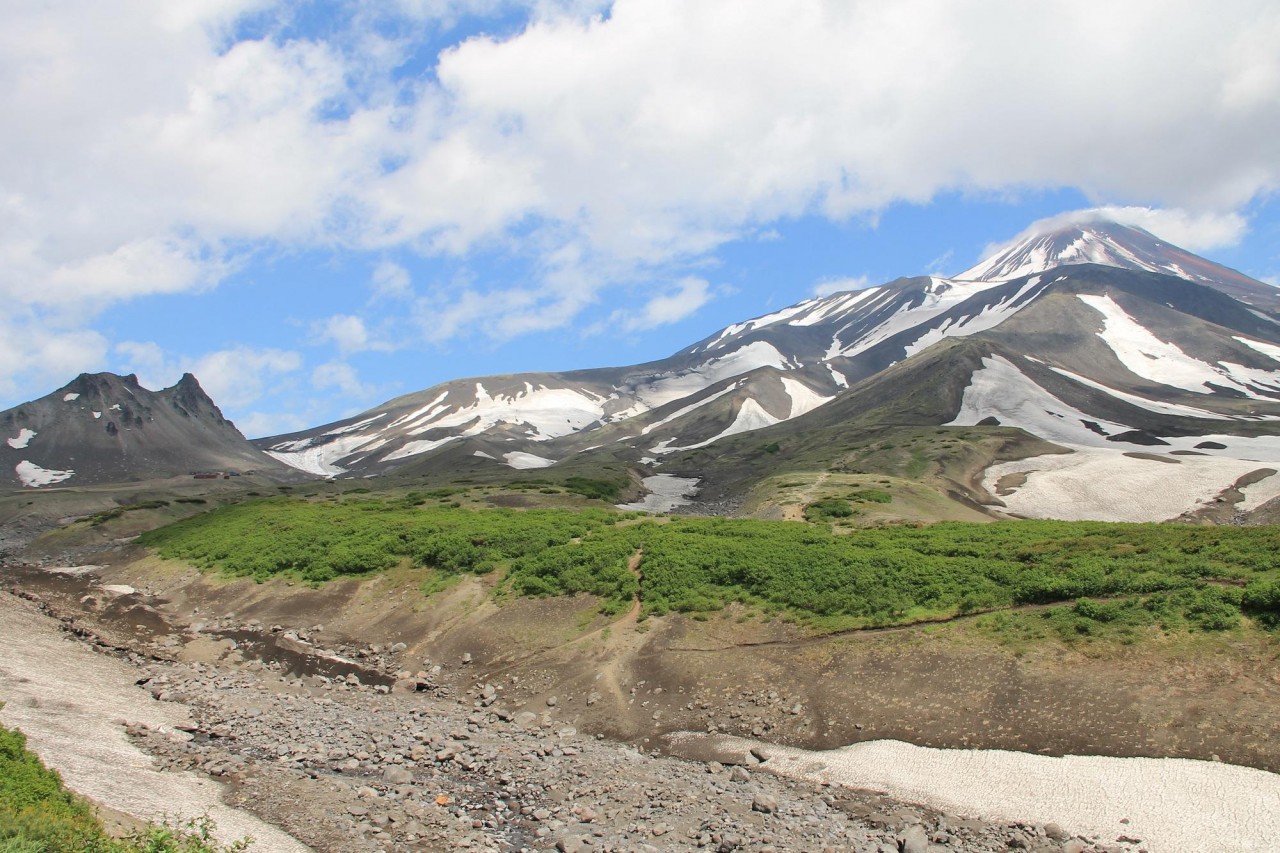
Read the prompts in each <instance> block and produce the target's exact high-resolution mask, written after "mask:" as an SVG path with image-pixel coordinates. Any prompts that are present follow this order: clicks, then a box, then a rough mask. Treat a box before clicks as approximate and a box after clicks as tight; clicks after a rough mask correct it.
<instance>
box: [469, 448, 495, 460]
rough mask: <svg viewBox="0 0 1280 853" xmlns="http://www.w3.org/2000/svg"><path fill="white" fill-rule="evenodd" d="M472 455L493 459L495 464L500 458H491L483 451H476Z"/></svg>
mask: <svg viewBox="0 0 1280 853" xmlns="http://www.w3.org/2000/svg"><path fill="white" fill-rule="evenodd" d="M471 455H472V456H479V457H480V458H481V459H492V460H493V461H495V462H496V461H498V457H496V456H490V455H489V454H488V453H485V452H484V451H483V450H476V451H474V452H473V453H472V454H471Z"/></svg>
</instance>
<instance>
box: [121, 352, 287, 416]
mask: <svg viewBox="0 0 1280 853" xmlns="http://www.w3.org/2000/svg"><path fill="white" fill-rule="evenodd" d="M115 352H116V353H117V355H119V356H121V357H122V362H123V366H122V368H121V369H122V370H124V371H126V372H134V373H137V374H138V381H139V382H140V383H141V384H142V385H143V386H144V387H146V388H151V389H153V390H156V389H160V388H166V387H168V386H171V385H173V384H174V383H175V382H177V381H178V379H179V378H181V376H182V374H183V373H192V374H194V375H195V377H196V379H197V380H199V382H200V386H201V387H202V388H204V390H205V392H206V393H207V394H208V395H209V396H210V397H212V398H213V401H214V402H215V403H217V404H218V406H219V407H220V408H223V409H224V410H226V409H240V408H244V407H246V406H249V405H251V404H253V403H255V402H257V401H258V400H260V399H262V397H263V396H264V395H265V394H266V393H267V392H268V391H269V390H272V386H273V384H274V383H276V382H278V381H279V379H280V377H282V376H284V375H286V374H289V373H292V372H294V371H297V370H298V369H300V368H301V367H302V356H301V355H299V354H298V353H296V352H292V351H290V350H281V349H273V348H259V347H250V346H236V347H230V348H227V349H221V350H215V351H213V352H208V353H205V354H204V355H202V356H199V357H198V358H188V357H171V356H169V355H168V354H167V353H166V352H165V351H164V349H163V348H162V347H160V346H159V345H158V344H155V343H153V342H150V341H124V342H122V343H119V344H117V345H116V346H115Z"/></svg>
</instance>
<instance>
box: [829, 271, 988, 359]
mask: <svg viewBox="0 0 1280 853" xmlns="http://www.w3.org/2000/svg"><path fill="white" fill-rule="evenodd" d="M1000 284H1001V282H995V281H992V282H955V281H951V280H950V279H943V278H931V279H930V280H929V284H928V285H927V286H926V288H925V293H924V298H923V299H922V300H921V302H920V304H919V305H909V304H908V305H903V306H902V307H901V308H899V309H898V310H897V311H895V312H894V313H893V314H891V315H890V316H889V318H888V319H887V320H885V321H884V322H882V323H881V324H880V325H878V326H876V327H875V328H874V329H872V330H871V331H869V332H867V333H866V334H864V335H863V336H862V337H860V338H858V339H857V340H856V341H853V342H851V343H849V344H843V345H842V344H841V343H840V341H839V339H838V338H837V340H836V341H835V342H834V343H833V345H832V350H837V347H839V349H838V351H828V352H827V355H826V358H828V359H829V358H833V357H835V356H837V355H843V356H845V357H847V358H852V357H853V356H855V355H858V354H859V353H863V352H866V351H867V350H869V349H871V348H872V347H874V346H875V345H876V344H879V343H881V342H883V341H885V340H888V339H889V338H891V337H893V336H894V335H896V334H898V333H900V332H905V331H907V330H908V329H914V328H916V327H917V326H920V325H921V324H923V323H925V322H927V321H929V320H932V319H933V318H934V317H937V316H938V315H939V314H945V313H946V312H947V311H950V310H951V309H952V308H954V307H956V306H957V305H959V304H960V303H962V302H964V301H965V300H967V299H969V298H970V297H972V296H973V295H974V294H977V293H981V292H982V291H984V290H990V289H991V288H993V287H998V286H999V285H1000Z"/></svg>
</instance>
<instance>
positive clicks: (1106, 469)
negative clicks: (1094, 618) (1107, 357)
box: [983, 448, 1274, 521]
mask: <svg viewBox="0 0 1280 853" xmlns="http://www.w3.org/2000/svg"><path fill="white" fill-rule="evenodd" d="M1140 449H1141V448H1133V449H1131V450H1130V451H1129V452H1133V451H1134V450H1140ZM1161 449H1162V450H1163V449H1164V448H1161ZM1169 458H1170V459H1176V460H1178V463H1177V464H1171V463H1170V462H1163V461H1159V460H1153V459H1143V458H1135V457H1133V456H1126V455H1125V451H1124V450H1120V449H1110V450H1099V449H1078V450H1076V451H1075V452H1074V453H1067V454H1056V455H1052V454H1051V455H1046V456H1034V457H1032V458H1030V459H1020V460H1018V461H1016V462H1003V463H1001V464H999V465H993V466H991V467H990V468H988V469H987V471H986V473H985V474H984V475H983V487H984V488H986V489H987V491H989V492H991V493H992V494H995V487H996V484H997V483H998V482H999V481H1000V479H1001V478H1002V477H1005V476H1008V475H1010V474H1024V475H1026V477H1027V479H1026V482H1025V483H1024V484H1023V485H1021V486H1019V487H1017V488H1016V489H1013V490H1012V491H1011V492H1010V494H1007V495H1001V496H1000V500H1002V501H1004V504H1005V506H1006V507H1007V508H1008V510H1009V512H1012V513H1015V514H1017V515H1022V516H1028V517H1031V518H1057V519H1062V520H1065V521H1084V520H1090V521H1167V520H1168V519H1171V518H1176V517H1177V516H1179V515H1181V514H1182V513H1184V512H1187V511H1189V510H1194V509H1196V508H1197V507H1199V506H1201V505H1203V504H1206V503H1209V502H1211V501H1212V500H1213V499H1214V498H1215V497H1217V496H1218V494H1219V493H1220V492H1221V491H1222V490H1223V489H1227V488H1230V487H1231V486H1232V484H1234V483H1235V481H1236V480H1237V479H1239V478H1240V477H1242V476H1243V475H1245V474H1248V473H1249V472H1250V471H1256V470H1257V469H1258V464H1257V463H1256V462H1252V461H1249V460H1245V459H1231V458H1224V457H1211V456H1172V457H1169ZM1268 479H1274V478H1268ZM1263 482H1266V481H1265V480H1264V481H1263ZM1273 488H1274V487H1273ZM1260 494H1261V493H1260Z"/></svg>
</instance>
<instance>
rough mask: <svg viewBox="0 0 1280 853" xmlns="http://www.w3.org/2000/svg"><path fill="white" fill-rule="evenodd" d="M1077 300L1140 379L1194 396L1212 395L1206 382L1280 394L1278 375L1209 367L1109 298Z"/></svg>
mask: <svg viewBox="0 0 1280 853" xmlns="http://www.w3.org/2000/svg"><path fill="white" fill-rule="evenodd" d="M1077 298H1079V299H1080V301H1081V302H1083V303H1084V304H1086V305H1088V306H1089V307H1090V308H1093V309H1094V310H1095V311H1097V312H1098V313H1099V314H1101V315H1102V317H1103V328H1102V331H1101V332H1098V337H1100V338H1102V340H1103V341H1104V342H1105V343H1106V345H1107V346H1109V347H1110V348H1111V351H1112V352H1114V353H1115V355H1116V358H1117V359H1119V360H1120V363H1121V364H1123V365H1124V366H1125V367H1127V368H1128V369H1129V370H1130V372H1132V373H1134V374H1135V375H1137V376H1141V377H1142V378H1143V379H1149V380H1151V381H1152V382H1159V383H1161V384H1163V385H1169V386H1171V387H1173V388H1182V389H1183V390H1186V391H1193V392H1195V393H1197V394H1212V393H1213V389H1212V388H1210V387H1208V384H1207V383H1213V384H1215V385H1221V386H1228V387H1233V388H1235V389H1237V390H1239V391H1240V392H1242V393H1244V394H1245V395H1246V396H1248V397H1251V398H1253V399H1255V400H1259V399H1263V400H1265V399H1271V398H1270V397H1268V396H1266V395H1260V394H1258V392H1257V390H1256V389H1258V388H1266V389H1268V390H1271V391H1273V392H1276V393H1280V372H1273V371H1266V370H1254V369H1252V368H1247V367H1243V366H1242V365H1238V364H1232V363H1229V362H1219V363H1218V364H1217V365H1212V364H1209V363H1208V362H1205V361H1201V360H1200V359H1198V358H1194V357H1192V356H1190V355H1187V354H1186V353H1185V352H1183V351H1182V350H1180V349H1179V348H1178V347H1177V346H1175V345H1174V344H1172V343H1169V342H1167V341H1162V340H1160V339H1159V338H1157V337H1156V336H1155V335H1153V334H1152V333H1151V332H1150V331H1149V330H1148V329H1147V328H1145V327H1144V326H1142V325H1140V324H1139V323H1138V321H1137V320H1135V319H1133V317H1131V316H1129V314H1128V313H1127V312H1126V311H1125V310H1124V309H1123V308H1121V307H1120V305H1118V304H1117V303H1116V301H1115V300H1114V299H1112V298H1111V297H1110V296H1089V295H1084V294H1078V295H1077ZM1259 351H1260V352H1261V350H1259Z"/></svg>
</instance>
